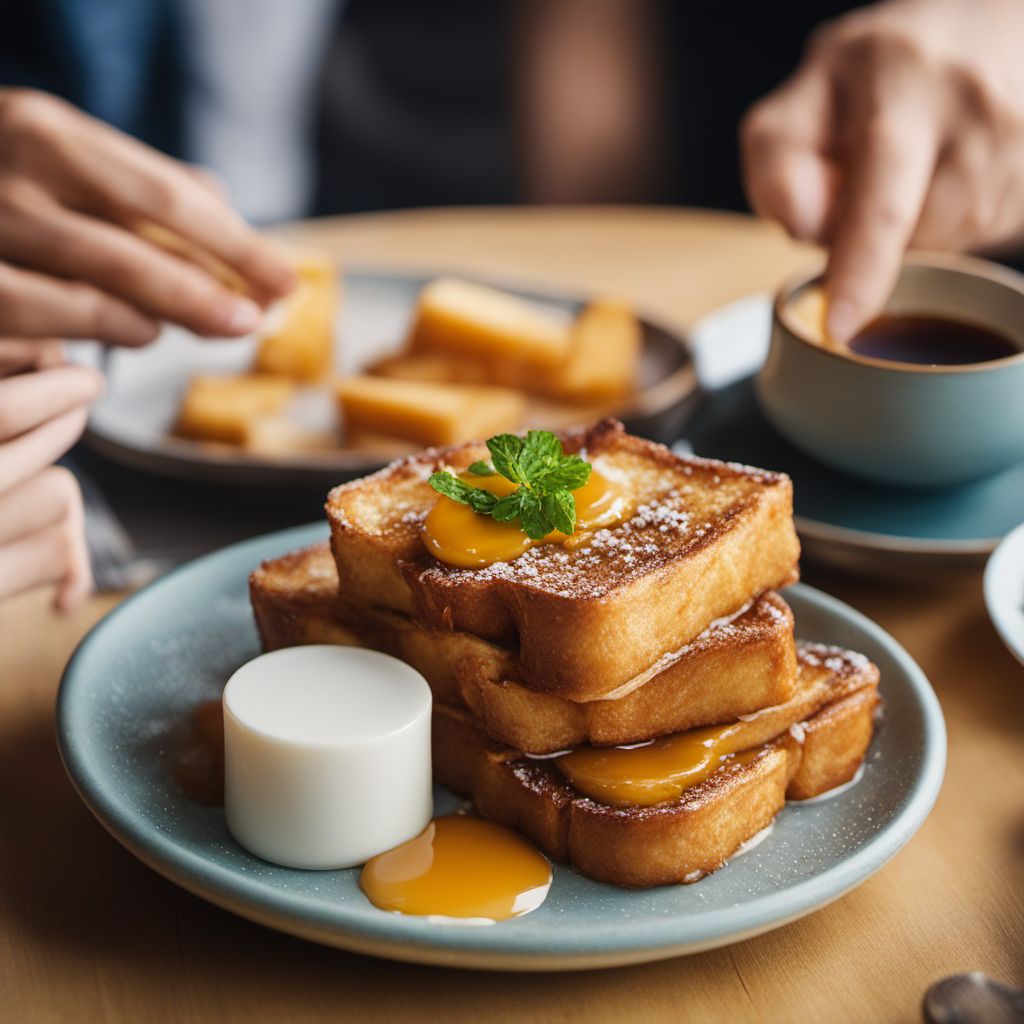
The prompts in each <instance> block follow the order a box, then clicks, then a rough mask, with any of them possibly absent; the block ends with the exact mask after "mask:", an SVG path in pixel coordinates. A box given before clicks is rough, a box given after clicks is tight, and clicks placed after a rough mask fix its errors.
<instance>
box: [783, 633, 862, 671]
mask: <svg viewBox="0 0 1024 1024" xmlns="http://www.w3.org/2000/svg"><path fill="white" fill-rule="evenodd" d="M797 651H798V654H799V656H800V660H801V661H802V662H803V663H804V664H806V665H811V666H813V667H815V668H819V667H820V668H826V669H828V670H829V672H833V673H835V674H836V675H844V674H848V673H851V672H864V671H865V670H867V669H869V668H870V667H871V661H870V659H868V658H867V657H865V656H864V655H863V654H860V653H859V652H858V651H848V650H846V649H845V648H843V647H833V646H832V645H830V644H820V643H811V642H809V641H807V640H800V641H798V643H797Z"/></svg>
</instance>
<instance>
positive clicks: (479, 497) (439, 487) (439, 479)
mask: <svg viewBox="0 0 1024 1024" xmlns="http://www.w3.org/2000/svg"><path fill="white" fill-rule="evenodd" d="M427 482H428V483H429V484H430V486H431V487H433V488H434V490H435V491H437V492H438V494H443V495H444V496H445V497H446V498H451V499H452V501H457V502H459V503H460V504H461V505H468V506H469V507H470V508H471V509H473V511H474V512H482V513H484V514H485V515H486V514H487V513H489V512H490V511H491V509H493V508H494V506H495V505H497V504H498V499H497V497H496V496H495V495H493V494H491V492H490V491H485V490H484V489H483V488H482V487H470V485H469V484H467V483H466V482H465V481H464V480H460V479H459V478H458V477H457V476H456V475H455V474H454V473H452V472H451V471H450V470H440V471H438V472H437V473H431V474H430V479H429V480H428V481H427Z"/></svg>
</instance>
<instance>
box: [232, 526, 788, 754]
mask: <svg viewBox="0 0 1024 1024" xmlns="http://www.w3.org/2000/svg"><path fill="white" fill-rule="evenodd" d="M336 588H337V575H336V572H335V568H334V562H333V561H332V559H331V556H330V553H329V551H328V550H327V545H326V544H319V545H314V546H313V547H310V548H306V549H304V550H303V551H299V552H293V553H292V554H290V555H286V556H284V557H283V558H280V559H274V560H272V561H269V562H265V563H264V564H263V566H262V567H261V568H260V569H258V570H257V571H256V572H254V573H253V574H252V577H251V583H250V591H251V597H252V603H253V609H254V611H255V613H256V621H257V623H258V625H259V629H260V634H261V636H262V638H263V642H264V647H265V649H266V650H273V649H275V648H277V647H287V646H294V645H296V644H304V643H340V644H358V645H361V646H364V647H372V648H374V649H376V650H381V651H384V652H385V653H388V654H393V655H395V656H396V657H399V658H402V659H403V660H404V661H407V662H408V663H409V664H411V665H412V666H413V667H414V668H416V669H417V670H418V671H419V672H421V673H422V674H423V675H424V677H425V678H426V680H427V682H428V683H429V684H430V686H431V689H432V690H433V691H434V696H435V699H436V700H439V701H444V702H445V703H449V704H453V703H454V704H458V703H465V704H466V705H468V706H469V707H470V708H471V709H472V710H473V712H474V713H475V714H476V715H477V717H478V718H480V720H481V721H482V722H483V723H484V725H485V727H486V729H487V731H488V732H489V733H490V735H491V736H493V737H494V738H495V739H497V740H499V741H501V742H503V743H507V744H508V745H509V746H512V747H515V748H517V749H519V750H523V751H527V752H529V753H533V754H545V753H553V752H555V751H558V750H565V749H567V748H568V747H572V746H576V745H578V744H580V743H587V742H590V743H595V744H599V745H613V744H616V743H634V742H639V741H641V740H645V739H650V738H652V737H654V736H661V735H666V734H668V733H672V732H680V731H682V730H684V729H690V728H693V727H695V726H699V725H712V724H714V723H716V722H727V721H732V720H733V719H735V718H738V717H739V716H740V715H744V714H748V713H749V712H753V711H756V710H758V709H759V708H763V707H767V706H770V705H779V704H783V703H785V702H786V701H788V700H789V699H790V698H791V697H792V696H793V695H794V693H795V682H796V654H795V645H794V641H793V617H792V613H791V612H790V610H789V607H788V606H787V605H786V603H785V601H784V600H783V599H782V598H781V597H780V596H779V595H778V594H775V593H768V594H765V595H763V596H762V597H761V598H759V599H758V600H757V601H755V602H754V603H753V604H752V605H751V607H750V608H748V609H746V610H744V611H743V612H742V613H741V614H739V615H737V616H735V617H733V618H732V619H730V620H727V621H723V622H720V623H717V624H715V625H714V626H713V627H712V628H710V629H708V630H706V631H705V632H704V633H702V634H701V636H699V637H698V638H697V639H696V640H695V641H693V642H692V643H691V644H689V645H687V646H686V647H685V648H683V649H682V650H680V651H676V652H674V653H673V654H671V655H669V656H666V657H665V658H663V659H662V661H661V662H659V663H658V665H657V666H655V668H656V669H657V671H656V672H654V673H651V674H647V675H645V676H643V677H641V678H640V679H639V680H637V681H636V685H635V686H629V687H628V688H627V692H625V693H623V694H622V695H620V696H618V697H617V698H616V699H614V700H599V701H592V702H589V703H586V704H578V703H574V702H572V701H567V700H564V699H563V698H561V697H554V696H551V695H548V694H544V693H538V692H535V691H532V690H530V689H528V688H527V687H525V686H523V685H522V684H521V683H520V682H518V681H517V677H518V675H519V673H518V666H517V660H516V658H515V655H514V652H511V651H507V650H504V649H502V648H499V647H495V646H494V645H493V644H489V643H487V642H485V641H482V640H479V639H477V638H476V637H472V636H470V635H468V634H465V633H451V632H447V631H431V630H426V629H424V628H423V627H421V626H418V625H416V624H415V623H414V622H412V621H411V620H410V619H408V618H407V617H405V616H402V615H400V614H398V613H395V612H388V611H386V610H383V609H374V610H372V611H367V610H366V609H353V608H351V607H350V606H348V605H347V604H346V603H344V602H340V601H339V600H338V598H337V596H336V593H335V591H336Z"/></svg>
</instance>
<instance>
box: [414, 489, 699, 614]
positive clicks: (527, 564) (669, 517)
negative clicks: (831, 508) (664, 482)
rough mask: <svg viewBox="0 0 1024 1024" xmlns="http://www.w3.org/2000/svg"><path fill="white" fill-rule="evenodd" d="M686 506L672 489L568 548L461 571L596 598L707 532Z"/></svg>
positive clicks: (547, 547) (541, 549) (544, 547)
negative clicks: (626, 517)
mask: <svg viewBox="0 0 1024 1024" xmlns="http://www.w3.org/2000/svg"><path fill="white" fill-rule="evenodd" d="M686 505H687V495H686V494H685V493H684V491H683V490H682V489H673V490H671V491H668V492H666V493H665V494H662V495H660V496H659V497H658V498H657V499H654V500H651V501H648V502H645V503H643V504H641V505H639V506H637V508H636V510H635V511H634V513H633V515H632V516H630V518H629V519H626V520H625V521H623V522H621V523H618V524H617V525H615V526H610V527H605V528H603V529H600V530H596V531H594V532H593V533H590V534H581V535H580V536H579V537H578V538H574V541H575V543H573V544H572V545H571V546H570V545H553V544H541V545H538V546H537V547H534V548H530V549H529V550H527V551H526V552H524V553H523V554H522V555H520V556H519V557H518V558H515V559H513V560H511V561H508V562H494V563H493V564H491V565H488V566H485V567H484V568H481V569H469V570H464V573H465V578H468V579H471V580H474V581H478V582H485V581H490V580H507V581H509V582H515V583H520V584H529V585H532V586H535V587H538V588H540V589H544V590H546V591H548V592H552V593H555V594H557V595H558V596H560V597H567V598H569V597H572V598H580V597H593V598H599V597H601V596H603V595H604V594H605V593H607V592H608V591H610V590H611V589H613V588H614V587H615V586H617V585H620V584H622V583H626V582H629V581H630V580H633V579H635V578H637V577H639V576H641V575H643V574H645V573H647V572H649V571H650V569H651V567H652V565H654V564H656V563H657V562H658V561H659V560H660V559H661V557H663V556H664V555H665V554H666V552H671V553H672V554H673V555H678V554H679V553H680V552H681V551H685V549H686V548H687V547H688V546H689V545H691V544H693V543H696V542H697V541H699V540H700V538H701V537H703V536H704V535H705V534H706V533H707V531H708V530H709V529H711V526H710V524H709V523H708V522H706V521H696V522H695V521H694V518H693V516H692V515H691V513H690V512H689V511H688V510H687V507H686ZM445 571H446V570H445V569H443V568H438V567H432V568H430V569H427V570H426V572H427V573H435V572H445Z"/></svg>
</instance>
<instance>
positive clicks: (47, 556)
mask: <svg viewBox="0 0 1024 1024" xmlns="http://www.w3.org/2000/svg"><path fill="white" fill-rule="evenodd" d="M70 500H71V504H70V506H69V507H68V508H67V509H66V511H65V514H64V515H63V516H62V517H61V518H60V519H58V520H57V521H56V522H54V523H53V524H51V525H49V526H45V527H43V528H41V529H38V530H36V531H35V532H33V533H30V534H28V535H26V536H23V537H21V538H20V539H19V540H16V541H13V542H11V543H9V544H3V545H0V600H3V599H4V598H6V597H11V596H13V595H14V594H19V593H21V592H23V591H26V590H31V589H32V588H34V587H38V586H42V585H43V584H45V583H57V584H59V586H58V590H57V596H56V605H57V608H58V609H59V610H60V611H64V612H67V611H71V610H72V609H73V608H75V607H76V606H77V605H78V604H79V603H81V601H82V599H83V598H84V597H85V596H86V594H88V593H89V591H90V589H91V588H92V576H91V574H90V571H89V555H88V551H87V550H86V547H85V533H84V531H83V529H82V521H83V514H82V504H81V498H80V497H76V498H74V499H70Z"/></svg>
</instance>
